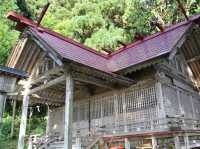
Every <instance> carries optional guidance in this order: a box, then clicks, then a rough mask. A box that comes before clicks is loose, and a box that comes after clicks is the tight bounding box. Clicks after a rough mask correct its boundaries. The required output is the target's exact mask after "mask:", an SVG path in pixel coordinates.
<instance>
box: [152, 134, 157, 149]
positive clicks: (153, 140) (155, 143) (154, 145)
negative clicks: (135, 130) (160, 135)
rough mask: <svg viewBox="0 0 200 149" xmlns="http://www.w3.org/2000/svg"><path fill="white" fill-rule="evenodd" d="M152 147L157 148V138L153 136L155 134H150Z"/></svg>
mask: <svg viewBox="0 0 200 149" xmlns="http://www.w3.org/2000/svg"><path fill="white" fill-rule="evenodd" d="M151 139H152V149H156V148H157V140H156V138H155V136H152V138H151Z"/></svg>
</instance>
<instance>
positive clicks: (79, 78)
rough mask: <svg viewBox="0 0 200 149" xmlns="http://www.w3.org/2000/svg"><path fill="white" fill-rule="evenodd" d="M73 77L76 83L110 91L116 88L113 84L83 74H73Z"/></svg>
mask: <svg viewBox="0 0 200 149" xmlns="http://www.w3.org/2000/svg"><path fill="white" fill-rule="evenodd" d="M72 76H73V79H74V80H76V81H80V82H84V83H88V84H93V85H96V86H99V87H103V88H108V89H114V88H115V86H114V85H113V84H112V83H109V82H106V81H105V80H103V79H97V78H95V77H92V76H89V75H86V74H83V73H78V72H73V73H72Z"/></svg>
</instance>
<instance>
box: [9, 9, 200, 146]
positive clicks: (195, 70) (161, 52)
mask: <svg viewBox="0 0 200 149" xmlns="http://www.w3.org/2000/svg"><path fill="white" fill-rule="evenodd" d="M8 18H9V19H11V20H13V21H15V22H17V26H16V29H17V30H19V31H21V32H22V33H21V36H20V38H19V40H18V42H17V44H16V46H15V47H14V48H13V51H12V53H11V55H10V58H9V59H8V62H7V66H9V67H12V68H16V69H19V70H22V71H26V72H27V73H28V74H29V77H28V78H27V79H26V80H24V81H20V84H19V89H20V90H19V92H20V93H22V94H20V95H21V99H22V100H23V111H22V119H21V126H20V133H19V141H18V149H23V148H24V138H25V134H26V133H25V132H26V121H27V109H28V105H29V104H32V103H44V104H47V105H48V107H49V110H48V124H47V133H46V136H44V137H43V138H41V140H42V139H43V140H44V141H42V143H38V144H34V143H33V142H32V143H33V144H34V145H35V146H36V147H37V148H38V149H55V148H64V149H72V148H73V149H93V148H98V149H108V148H110V147H111V146H112V145H114V146H118V145H120V144H123V145H125V146H126V148H127V149H130V148H137V149H144V148H149V149H163V148H167V147H172V148H176V149H180V148H181V147H182V148H185V149H189V148H192V147H197V146H199V143H200V139H199V138H200V96H199V80H200V78H199V74H200V65H199V60H200V59H199V57H200V51H199V49H200V28H199V24H200V15H197V16H193V17H191V18H190V19H189V20H187V21H184V22H181V23H179V24H176V25H173V26H171V27H167V28H164V29H163V31H162V32H158V33H156V34H153V35H150V36H148V37H145V38H144V39H141V40H139V41H136V42H135V43H132V44H130V45H127V46H126V47H123V48H121V49H119V50H118V51H117V52H115V53H111V54H108V55H106V54H102V53H98V52H96V51H95V50H93V49H91V48H88V47H86V46H84V45H82V44H80V43H77V42H75V41H73V40H71V39H68V38H66V37H63V36H62V35H60V34H58V33H56V32H53V31H51V30H49V29H46V28H44V27H41V26H38V25H37V24H36V23H35V22H33V21H31V20H29V19H27V18H25V17H23V16H20V15H17V14H16V13H13V12H11V13H9V14H8ZM166 144H167V146H166Z"/></svg>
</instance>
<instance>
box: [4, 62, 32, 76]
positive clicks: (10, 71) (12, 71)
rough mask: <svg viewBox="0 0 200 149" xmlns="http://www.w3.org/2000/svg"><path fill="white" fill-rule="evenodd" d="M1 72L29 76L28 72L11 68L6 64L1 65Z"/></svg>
mask: <svg viewBox="0 0 200 149" xmlns="http://www.w3.org/2000/svg"><path fill="white" fill-rule="evenodd" d="M0 74H7V75H10V76H14V77H16V78H26V77H28V74H27V73H26V72H24V71H20V70H17V69H15V68H10V67H6V66H1V65H0Z"/></svg>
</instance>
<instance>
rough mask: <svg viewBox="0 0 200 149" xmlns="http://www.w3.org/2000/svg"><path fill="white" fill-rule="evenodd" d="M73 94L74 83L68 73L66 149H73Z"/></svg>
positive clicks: (66, 90) (65, 124)
mask: <svg viewBox="0 0 200 149" xmlns="http://www.w3.org/2000/svg"><path fill="white" fill-rule="evenodd" d="M73 92H74V81H73V79H72V76H71V74H70V73H66V89H65V121H64V128H65V130H64V149H72V120H73V118H72V116H73Z"/></svg>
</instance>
